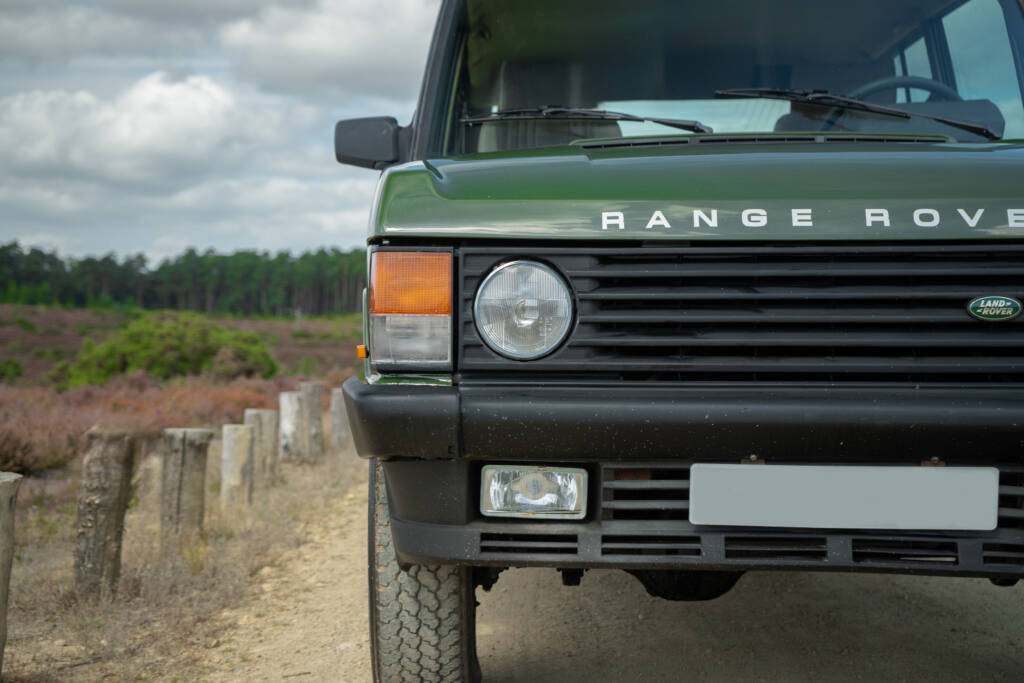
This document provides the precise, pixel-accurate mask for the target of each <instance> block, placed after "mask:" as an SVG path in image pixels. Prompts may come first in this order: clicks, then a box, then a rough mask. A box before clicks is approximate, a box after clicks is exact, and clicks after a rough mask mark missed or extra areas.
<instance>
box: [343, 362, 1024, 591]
mask: <svg viewBox="0 0 1024 683" xmlns="http://www.w3.org/2000/svg"><path fill="white" fill-rule="evenodd" d="M345 395H346V403H347V409H348V414H349V419H350V423H351V425H352V432H353V435H354V438H355V443H356V446H357V449H358V451H359V453H360V454H361V455H362V456H364V457H373V458H383V459H384V460H385V461H386V462H385V472H386V475H387V480H388V490H389V493H390V500H391V512H392V523H393V532H394V536H395V545H396V548H397V549H398V553H399V555H400V557H401V558H402V559H403V560H404V561H407V562H413V563H459V564H473V565H498V566H530V565H535V566H558V567H621V568H663V569H668V568H687V567H690V568H695V569H696V568H700V569H730V570H742V569H757V568H763V569H772V568H774V569H821V570H854V571H856V570H863V571H893V572H915V573H930V574H956V575H973V576H1000V577H1009V576H1012V577H1017V576H1024V395H1022V394H1021V392H1019V391H1014V390H1011V389H1007V390H1001V389H998V388H995V389H993V388H978V389H976V390H975V389H965V388H963V387H957V388H941V387H936V388H928V389H906V388H893V387H891V386H889V387H887V386H881V385H880V386H875V387H858V388H856V389H850V388H834V387H827V386H820V387H792V386H790V387H787V386H781V385H780V386H756V387H745V388H743V387H724V386H722V387H700V388H697V387H685V386H672V387H663V386H643V385H641V386H636V385H633V386H607V385H597V386H515V387H512V386H501V385H491V386H480V385H475V386H466V385H463V386H459V387H408V386H368V385H364V384H361V383H359V382H358V381H355V380H349V381H348V382H346V384H345ZM751 455H756V456H757V457H758V459H763V460H765V461H767V462H769V463H772V462H775V463H783V462H786V463H799V462H814V463H827V464H841V463H882V464H920V463H921V462H923V461H927V460H930V459H931V458H933V457H938V458H940V459H941V460H942V461H943V462H944V463H945V464H947V465H948V466H957V465H989V466H997V467H999V469H1000V471H1001V473H1002V479H1001V496H1000V519H999V527H998V528H997V529H996V530H994V531H991V532H959V533H956V534H953V533H949V534H947V533H934V532H930V533H926V532H915V533H906V532H901V533H900V534H898V535H893V534H885V533H857V532H851V531H849V530H846V531H842V530H821V529H809V530H778V529H776V530H773V529H762V528H742V529H735V528H731V529H726V528H710V527H697V526H694V525H691V524H690V523H689V521H688V519H687V515H686V509H685V505H686V501H687V500H688V497H687V496H688V492H687V491H686V490H683V489H682V488H681V489H680V490H679V491H677V492H674V493H668V494H665V493H663V492H662V493H657V494H652V495H653V496H654V497H653V498H649V499H647V498H644V496H643V495H641V496H640V499H639V502H630V501H629V500H626V501H623V500H619V499H618V498H617V496H618V493H617V492H616V491H614V489H615V487H614V485H612V484H610V483H609V482H611V481H613V480H614V479H615V477H616V476H617V475H616V474H615V472H617V471H620V470H623V469H632V470H636V471H640V472H643V473H646V474H642V475H641V476H651V477H653V478H657V477H658V476H660V475H659V474H658V473H659V472H660V473H662V474H664V476H665V478H667V479H672V480H684V481H685V479H686V478H688V476H689V475H688V471H689V470H688V468H689V465H690V464H691V463H693V462H697V461H699V462H738V461H740V460H744V459H748V458H749V457H750V456H751ZM495 461H499V462H523V461H533V462H544V463H547V464H559V463H572V464H573V465H576V466H583V467H585V468H586V469H587V470H588V472H589V473H590V490H589V499H590V501H591V504H590V506H589V507H590V510H589V512H588V516H587V518H586V519H585V520H584V521H582V522H578V523H554V522H549V523H536V522H528V521H518V520H511V521H510V520H501V521H496V520H493V519H488V518H483V517H481V516H480V514H479V512H478V509H479V482H480V478H479V477H480V469H481V468H482V467H483V465H484V464H485V463H487V462H495ZM652 472H653V473H655V474H653V475H652V474H650V473H652ZM631 476H634V475H631ZM1004 493H1005V495H1003V494H1004ZM659 501H661V502H662V503H664V505H662V504H661V503H659Z"/></svg>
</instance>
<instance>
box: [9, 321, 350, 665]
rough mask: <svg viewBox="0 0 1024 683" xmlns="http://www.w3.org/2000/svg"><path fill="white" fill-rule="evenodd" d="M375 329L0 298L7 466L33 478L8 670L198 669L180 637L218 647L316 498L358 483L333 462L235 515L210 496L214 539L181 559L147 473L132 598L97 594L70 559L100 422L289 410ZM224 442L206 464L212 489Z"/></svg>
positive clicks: (128, 593)
mask: <svg viewBox="0 0 1024 683" xmlns="http://www.w3.org/2000/svg"><path fill="white" fill-rule="evenodd" d="M361 336H362V329H361V321H360V315H359V314H358V313H347V314H340V315H331V316H309V315H294V314H293V315H291V316H290V317H248V318H247V317H240V316H231V315H219V314H213V315H208V314H201V313H195V312H190V311H177V310H173V311H167V310H157V311H148V310H144V309H142V308H139V307H135V306H125V305H120V306H107V307H106V308H96V307H94V308H91V309H86V308H68V307H64V306H53V305H23V304H22V305H19V304H0V470H5V471H16V472H20V473H22V474H24V475H26V476H25V479H24V480H23V482H22V487H21V491H20V493H19V497H18V504H17V510H16V516H15V529H16V531H15V536H16V540H15V560H14V567H13V571H12V580H11V593H10V603H9V609H8V624H9V629H8V647H7V654H6V657H5V661H4V672H3V673H4V680H5V681H6V680H12V681H64V680H135V679H147V680H149V679H154V678H162V679H169V680H173V679H175V675H174V673H173V670H174V669H175V668H180V667H187V664H185V663H183V662H182V661H181V660H180V656H181V648H182V647H183V646H188V647H190V648H199V649H202V648H204V647H207V646H210V647H212V646H214V645H215V644H216V643H217V638H218V635H217V634H218V632H219V629H220V628H221V627H220V626H218V625H217V623H218V622H217V620H216V619H215V615H217V614H219V613H220V611H221V610H223V609H226V608H229V607H230V606H231V605H233V604H235V603H236V602H237V601H238V600H240V599H241V597H242V596H243V595H244V594H245V591H246V590H247V587H248V586H250V584H251V583H252V581H253V580H254V577H256V576H257V575H258V573H259V572H260V571H261V570H262V569H263V568H265V567H268V566H273V565H274V564H275V563H276V562H277V558H278V557H279V556H280V555H281V553H283V552H286V551H287V550H288V549H289V548H294V547H295V546H296V545H297V544H299V543H301V542H302V540H303V531H302V525H303V524H304V521H303V520H305V519H306V518H307V516H308V515H309V514H312V513H313V512H314V511H313V510H311V508H310V506H312V505H314V504H316V503H317V501H326V500H329V499H333V497H334V496H336V495H338V492H339V491H341V490H342V489H343V488H344V487H343V485H342V484H343V480H342V479H339V478H338V474H337V473H336V472H333V473H332V470H330V469H329V468H328V469H326V470H325V469H323V468H320V469H317V470H310V469H308V468H299V467H295V466H291V467H285V468H284V469H283V470H282V477H281V478H282V481H279V482H278V483H279V485H278V486H276V487H274V488H273V489H271V492H270V493H268V494H267V496H266V499H265V500H264V501H263V504H262V505H261V506H260V507H259V509H258V510H254V512H253V513H252V514H251V515H248V516H247V517H246V518H245V519H241V518H237V519H236V518H222V517H220V516H218V514H217V512H216V510H214V509H212V508H211V509H210V512H209V514H208V519H207V530H206V533H205V534H204V536H203V537H202V538H201V539H200V540H199V541H198V542H197V544H196V545H195V546H194V547H191V548H189V549H188V552H186V553H184V555H182V556H181V557H176V558H175V559H174V560H173V561H168V560H167V559H166V558H163V557H161V556H160V555H159V554H158V553H157V548H156V545H155V539H156V538H157V536H158V534H157V533H156V532H155V529H158V528H159V520H158V519H155V518H154V517H153V510H154V508H153V506H152V497H153V496H154V495H159V482H154V481H153V480H152V476H150V475H149V474H148V473H147V472H145V471H141V472H139V473H138V474H137V480H136V489H135V493H134V496H135V498H134V501H135V502H133V504H132V506H131V508H130V510H129V515H128V522H127V530H126V536H125V547H124V566H123V571H122V577H121V581H120V589H119V592H118V596H117V598H116V599H115V600H114V601H113V602H110V603H104V604H99V605H97V604H84V603H82V602H81V601H79V599H78V597H77V596H76V595H75V594H74V591H73V590H72V557H73V548H74V539H75V537H74V528H75V514H76V498H77V493H78V478H79V471H80V465H81V456H82V455H83V452H84V449H85V438H84V435H85V432H86V431H87V430H89V429H90V428H91V427H93V426H96V425H98V426H101V427H108V428H129V429H141V430H157V429H162V428H165V427H205V428H211V429H217V430H219V428H220V426H221V425H223V424H229V423H238V422H241V421H242V418H243V413H244V411H245V409H246V408H277V400H278V394H279V393H280V392H281V391H287V390H293V389H295V387H296V386H297V384H298V383H299V382H300V381H302V380H307V379H315V380H319V381H321V382H322V383H323V384H324V386H325V389H329V388H333V387H337V386H340V384H341V383H342V382H343V381H344V380H345V379H346V378H347V377H350V376H352V375H353V374H356V373H357V372H358V371H359V365H358V361H357V360H356V357H355V346H356V344H357V343H359V340H360V339H361ZM329 393H330V392H329V391H327V392H325V397H324V398H325V403H326V399H327V397H328V396H329ZM323 407H326V406H323ZM218 449H219V445H218V444H217V442H215V443H214V445H213V446H212V447H211V452H210V459H209V461H208V468H209V481H210V482H211V486H214V487H215V486H217V482H218V481H219V478H218V464H219V460H218V453H219V450H218ZM154 486H155V487H156V489H155V493H154ZM214 494H215V491H211V493H210V494H208V496H209V495H214ZM147 499H148V500H149V502H147ZM214 507H215V506H214ZM172 661H174V662H176V663H175V664H174V665H172V668H171V670H167V669H166V668H165V667H167V666H169V665H170V663H171V662H172ZM111 677H113V678H111ZM187 677H188V675H186V678H187Z"/></svg>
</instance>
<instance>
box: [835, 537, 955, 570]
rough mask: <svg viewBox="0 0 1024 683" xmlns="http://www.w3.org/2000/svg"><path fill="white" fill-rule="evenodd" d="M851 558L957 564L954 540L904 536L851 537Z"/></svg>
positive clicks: (877, 562)
mask: <svg viewBox="0 0 1024 683" xmlns="http://www.w3.org/2000/svg"><path fill="white" fill-rule="evenodd" d="M853 561H854V562H855V563H862V564H894V565H900V566H906V565H915V564H951V565H955V564H958V563H959V553H958V546H957V543H956V541H930V540H911V539H906V538H893V539H882V538H879V539H875V538H863V539H854V540H853Z"/></svg>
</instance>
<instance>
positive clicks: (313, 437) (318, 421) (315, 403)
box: [299, 382, 324, 463]
mask: <svg viewBox="0 0 1024 683" xmlns="http://www.w3.org/2000/svg"><path fill="white" fill-rule="evenodd" d="M323 391H324V389H323V385H321V384H320V382H302V383H301V384H299V393H300V394H302V406H303V410H304V411H305V412H306V414H307V415H308V418H307V419H308V424H309V451H308V452H307V455H306V462H309V463H318V462H322V461H323V459H324V411H323Z"/></svg>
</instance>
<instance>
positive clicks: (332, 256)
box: [0, 242, 366, 316]
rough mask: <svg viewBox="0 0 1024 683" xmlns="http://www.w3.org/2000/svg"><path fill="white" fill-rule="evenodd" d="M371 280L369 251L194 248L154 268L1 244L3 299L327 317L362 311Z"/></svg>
mask: <svg viewBox="0 0 1024 683" xmlns="http://www.w3.org/2000/svg"><path fill="white" fill-rule="evenodd" d="M365 283H366V253H365V252H364V251H362V250H358V249H357V250H352V251H348V252H343V251H339V250H337V249H329V250H328V249H320V250H319V251H316V252H306V253H303V254H301V255H299V256H292V255H291V254H289V253H287V252H280V253H278V254H274V255H271V254H270V253H268V252H257V251H238V252H235V253H233V254H218V253H216V252H214V251H212V250H211V251H206V252H204V253H201V254H200V253H199V252H197V251H196V250H194V249H189V250H187V251H186V252H185V253H184V254H181V255H180V256H177V257H175V258H173V259H167V260H164V261H162V262H161V263H160V264H159V265H158V266H157V267H156V268H153V269H151V268H150V267H149V265H148V263H147V260H146V257H145V256H143V255H142V254H136V255H134V256H128V257H125V258H122V259H120V260H118V258H117V257H116V256H114V255H113V254H108V255H106V256H103V257H87V258H81V259H75V258H67V259H65V258H61V257H60V256H58V255H57V254H56V253H55V252H47V251H43V250H41V249H36V248H31V249H25V248H22V247H21V246H20V245H19V244H18V243H17V242H10V243H8V244H3V245H0V303H13V304H48V305H62V306H72V307H107V308H112V307H118V306H134V307H138V308H146V309H177V310H191V311H202V312H206V313H229V314H233V315H264V316H265V315H274V316H282V315H292V314H294V313H302V314H306V315H325V314H329V313H341V312H351V311H358V310H360V307H361V303H362V302H361V299H362V290H363V287H364V286H365Z"/></svg>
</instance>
